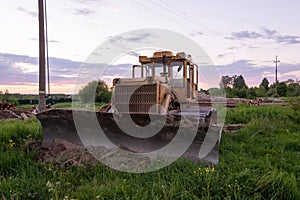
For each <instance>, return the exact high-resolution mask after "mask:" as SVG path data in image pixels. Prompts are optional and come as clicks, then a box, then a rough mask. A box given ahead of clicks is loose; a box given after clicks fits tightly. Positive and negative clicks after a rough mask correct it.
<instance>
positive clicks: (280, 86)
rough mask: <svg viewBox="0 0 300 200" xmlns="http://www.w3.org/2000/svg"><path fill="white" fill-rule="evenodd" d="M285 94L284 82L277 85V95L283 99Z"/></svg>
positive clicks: (285, 86)
mask: <svg viewBox="0 0 300 200" xmlns="http://www.w3.org/2000/svg"><path fill="white" fill-rule="evenodd" d="M286 92H287V85H286V83H284V82H280V83H278V84H277V94H278V95H279V96H281V97H285V96H286Z"/></svg>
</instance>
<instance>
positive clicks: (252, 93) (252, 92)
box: [247, 87, 257, 99]
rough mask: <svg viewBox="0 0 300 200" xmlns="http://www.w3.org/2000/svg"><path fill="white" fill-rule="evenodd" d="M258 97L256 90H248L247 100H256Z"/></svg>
mask: <svg viewBox="0 0 300 200" xmlns="http://www.w3.org/2000/svg"><path fill="white" fill-rule="evenodd" d="M256 97H257V94H256V88H253V87H252V88H250V89H248V90H247V99H255V98H256Z"/></svg>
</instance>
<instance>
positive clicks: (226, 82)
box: [221, 76, 234, 88]
mask: <svg viewBox="0 0 300 200" xmlns="http://www.w3.org/2000/svg"><path fill="white" fill-rule="evenodd" d="M233 80H234V79H233V77H232V76H222V78H221V85H223V86H224V88H232V86H233Z"/></svg>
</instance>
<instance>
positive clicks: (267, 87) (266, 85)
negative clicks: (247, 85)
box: [259, 78, 269, 91]
mask: <svg viewBox="0 0 300 200" xmlns="http://www.w3.org/2000/svg"><path fill="white" fill-rule="evenodd" d="M259 86H263V87H264V88H265V90H266V91H268V89H269V81H268V79H267V78H264V79H263V80H262V81H261V83H260V85H259Z"/></svg>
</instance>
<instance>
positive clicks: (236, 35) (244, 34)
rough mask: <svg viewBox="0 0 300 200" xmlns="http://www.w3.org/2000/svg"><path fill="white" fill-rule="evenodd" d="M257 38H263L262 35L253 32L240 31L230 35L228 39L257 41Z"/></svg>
mask: <svg viewBox="0 0 300 200" xmlns="http://www.w3.org/2000/svg"><path fill="white" fill-rule="evenodd" d="M257 38H263V35H262V34H260V33H257V32H255V31H240V32H234V33H231V37H229V38H228V39H231V40H236V39H257Z"/></svg>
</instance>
